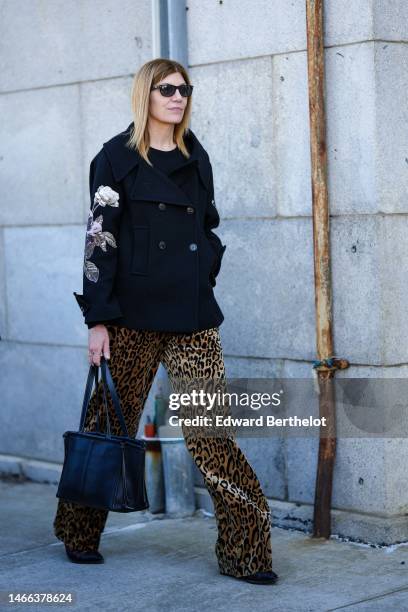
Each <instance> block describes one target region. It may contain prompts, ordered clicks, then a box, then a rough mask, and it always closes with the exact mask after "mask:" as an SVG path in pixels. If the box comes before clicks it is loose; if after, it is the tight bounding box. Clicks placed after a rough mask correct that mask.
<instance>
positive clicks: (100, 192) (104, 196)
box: [84, 185, 119, 283]
mask: <svg viewBox="0 0 408 612" xmlns="http://www.w3.org/2000/svg"><path fill="white" fill-rule="evenodd" d="M98 206H103V207H104V206H113V207H115V208H117V207H118V206H119V194H118V193H117V192H116V191H114V190H113V189H111V187H108V186H105V185H100V186H99V187H98V189H97V191H96V193H95V196H94V201H93V205H92V208H91V210H90V211H89V215H88V223H87V227H86V239H85V253H84V274H85V276H86V278H87V279H88V280H90V281H92V282H94V283H96V282H97V281H98V279H99V268H98V267H97V266H96V265H95V264H94V263H93V262H92V261H90V258H91V257H92V254H93V252H94V249H95V247H100V248H101V249H102V251H104V252H105V253H106V251H107V245H108V244H109V245H110V246H111V247H113V248H114V249H116V248H117V245H116V240H115V237H114V236H113V234H111V233H110V232H103V231H102V225H103V215H99V216H98V217H96V219H95V218H94V212H95V210H96V208H97V207H98Z"/></svg>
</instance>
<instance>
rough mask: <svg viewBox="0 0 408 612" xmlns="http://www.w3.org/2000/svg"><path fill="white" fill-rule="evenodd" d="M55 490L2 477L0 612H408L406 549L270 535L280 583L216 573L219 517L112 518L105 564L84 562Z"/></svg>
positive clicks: (137, 514) (106, 537)
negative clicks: (55, 599)
mask: <svg viewBox="0 0 408 612" xmlns="http://www.w3.org/2000/svg"><path fill="white" fill-rule="evenodd" d="M55 493H56V486H54V485H50V484H41V483H36V482H32V481H25V482H16V481H15V482H13V481H10V480H9V481H5V480H3V481H0V499H1V506H0V525H1V527H0V591H1V594H2V597H3V599H2V600H1V601H2V603H0V610H2V611H3V610H12V609H25V610H30V611H34V610H61V609H63V608H66V609H68V610H80V611H81V612H85V611H86V610H92V611H93V610H99V611H105V610H112V611H115V612H123V611H126V610H129V611H138V610H151V611H156V610H157V611H158V610H160V611H162V610H165V611H166V612H167V611H173V610H174V611H176V610H177V611H178V612H181V611H188V612H196V611H197V612H198V611H200V612H201V611H204V610H208V609H210V610H211V612H223V611H228V612H241V611H250V610H256V611H257V612H263V611H267V612H270V611H272V610H273V611H282V612H292V611H302V612H311V611H319V612H323V611H324V612H329V611H332V610H346V612H350V611H358V612H363V611H364V612H366V611H369V612H375V611H377V610H381V611H387V610H392V611H393V612H395V611H399V610H408V544H400V545H396V546H389V547H384V548H374V547H371V546H368V545H362V544H356V543H350V542H341V541H339V540H338V539H336V538H331V539H330V540H315V539H314V538H311V536H310V535H308V534H306V533H303V532H299V531H289V530H284V529H280V528H273V530H272V550H273V563H274V564H273V568H274V571H275V572H276V573H277V574H278V575H279V577H280V579H279V581H278V583H276V584H274V585H253V584H249V583H245V582H241V581H238V580H236V579H234V578H230V577H228V576H221V575H220V574H219V573H218V565H217V560H216V557H215V552H214V545H215V540H216V537H217V529H216V524H215V519H214V517H213V516H209V515H208V514H206V513H203V512H202V511H197V512H196V513H195V515H194V516H192V517H188V518H178V519H172V518H166V517H165V515H162V514H161V515H152V514H150V513H149V512H148V511H146V512H135V513H133V512H131V513H128V514H119V513H113V512H111V513H110V514H109V517H108V521H107V523H106V528H105V531H104V533H103V535H102V538H101V546H100V552H101V553H102V554H103V555H104V557H105V563H104V564H102V565H78V564H74V563H71V562H70V561H69V560H68V558H67V557H66V555H65V551H64V547H63V544H62V543H61V542H60V541H59V540H57V539H56V538H55V536H54V534H53V531H52V521H53V518H54V514H55V509H56V505H57V498H56V497H55ZM9 591H12V592H13V591H14V592H25V593H30V592H31V593H44V592H45V593H67V592H72V593H73V594H74V598H75V603H72V604H65V605H63V604H59V605H55V604H42V605H40V604H19V605H17V604H14V605H10V604H6V603H3V602H4V596H5V594H6V593H7V592H9Z"/></svg>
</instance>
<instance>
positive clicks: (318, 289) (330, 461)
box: [306, 0, 349, 538]
mask: <svg viewBox="0 0 408 612" xmlns="http://www.w3.org/2000/svg"><path fill="white" fill-rule="evenodd" d="M323 3H324V0H306V23H307V25H306V31H307V68H308V87H309V121H310V155H311V168H312V177H311V181H312V204H313V253H314V279H315V308H316V345H317V356H318V359H317V360H316V361H315V364H314V368H315V369H316V370H317V377H318V386H319V416H320V418H322V417H324V418H325V419H326V423H327V425H326V426H324V425H323V426H321V428H320V438H319V456H318V465H317V474H316V488H315V500H314V517H313V537H322V538H328V537H329V536H330V533H331V496H332V482H333V468H334V462H335V454H336V406H335V394H334V384H333V383H334V380H333V379H334V375H335V372H336V370H337V369H344V368H346V367H348V365H349V364H348V362H347V361H346V360H345V359H337V358H335V357H334V356H333V355H332V353H333V337H332V287H331V271H330V232H329V203H328V194H327V167H326V166H327V155H326V115H325V96H324V84H325V81H324V33H323Z"/></svg>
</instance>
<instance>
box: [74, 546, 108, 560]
mask: <svg viewBox="0 0 408 612" xmlns="http://www.w3.org/2000/svg"><path fill="white" fill-rule="evenodd" d="M65 552H66V553H67V557H68V559H70V561H72V563H104V561H105V559H104V558H103V557H102V555H101V553H100V552H98V551H97V550H73V549H72V548H69V547H68V546H67V545H66V544H65Z"/></svg>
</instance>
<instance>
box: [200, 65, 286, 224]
mask: <svg viewBox="0 0 408 612" xmlns="http://www.w3.org/2000/svg"><path fill="white" fill-rule="evenodd" d="M191 79H192V81H194V82H196V85H195V89H194V94H193V96H194V115H193V121H192V129H193V131H195V132H196V133H197V135H198V137H199V138H200V140H201V141H202V143H203V145H204V147H205V148H206V149H207V151H208V153H209V155H210V159H211V164H212V165H213V174H214V189H215V199H216V204H217V208H218V209H219V211H220V214H221V215H222V216H227V217H230V216H233V217H266V216H267V217H271V216H274V215H275V214H276V204H275V193H276V189H277V178H278V177H277V176H276V175H275V172H274V166H273V147H271V146H270V143H271V138H273V132H272V127H271V121H272V120H273V113H274V109H273V107H272V93H271V92H270V88H273V82H272V60H271V58H270V57H263V58H256V59H248V60H242V61H234V62H228V63H220V64H218V63H215V64H210V65H207V66H200V67H195V68H194V67H192V69H191ZM209 91H211V95H209ZM259 92H262V95H260V94H259ZM220 100H222V104H220ZM220 125H222V130H223V131H222V133H223V134H224V135H225V137H222V138H221V139H220Z"/></svg>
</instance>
